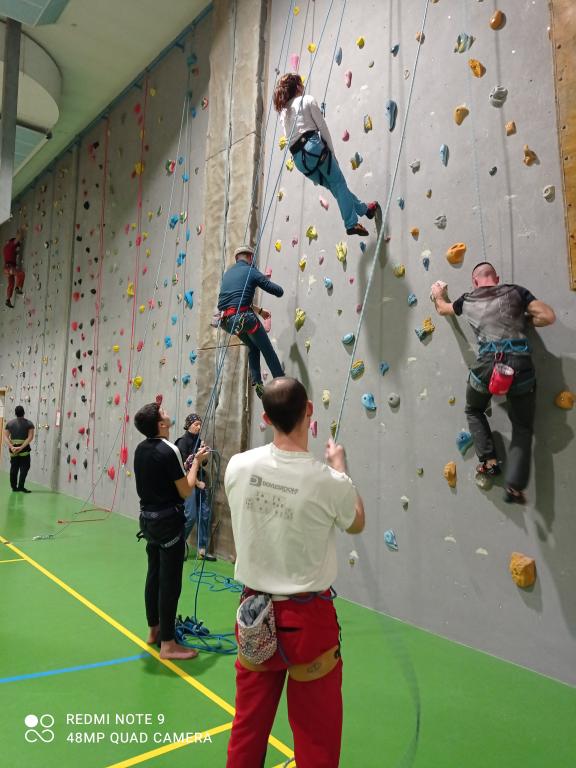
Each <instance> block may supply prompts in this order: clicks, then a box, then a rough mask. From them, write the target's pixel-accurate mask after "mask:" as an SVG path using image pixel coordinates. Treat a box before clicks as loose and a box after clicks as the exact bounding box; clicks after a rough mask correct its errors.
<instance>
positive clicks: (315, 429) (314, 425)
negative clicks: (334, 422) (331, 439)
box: [310, 420, 318, 437]
mask: <svg viewBox="0 0 576 768" xmlns="http://www.w3.org/2000/svg"><path fill="white" fill-rule="evenodd" d="M310 432H311V433H312V437H318V422H317V421H316V420H314V421H311V422H310Z"/></svg>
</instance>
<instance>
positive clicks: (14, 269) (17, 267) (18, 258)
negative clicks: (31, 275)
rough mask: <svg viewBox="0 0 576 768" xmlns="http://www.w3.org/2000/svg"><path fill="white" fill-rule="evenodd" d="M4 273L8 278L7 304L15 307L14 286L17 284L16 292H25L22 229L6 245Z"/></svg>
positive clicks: (12, 307)
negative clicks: (13, 301)
mask: <svg viewBox="0 0 576 768" xmlns="http://www.w3.org/2000/svg"><path fill="white" fill-rule="evenodd" d="M4 274H5V275H6V277H7V278H8V285H7V287H6V306H7V307H10V309H14V304H12V294H13V293H14V286H16V293H19V294H22V293H24V291H23V288H24V280H25V278H26V273H25V272H24V269H23V264H22V233H21V232H20V230H18V231H17V232H16V234H15V235H14V237H11V238H10V240H8V242H7V243H6V245H5V246H4Z"/></svg>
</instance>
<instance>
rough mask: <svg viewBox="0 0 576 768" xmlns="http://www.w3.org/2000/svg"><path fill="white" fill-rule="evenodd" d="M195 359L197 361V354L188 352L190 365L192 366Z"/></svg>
mask: <svg viewBox="0 0 576 768" xmlns="http://www.w3.org/2000/svg"><path fill="white" fill-rule="evenodd" d="M197 359H198V352H195V351H194V350H192V352H190V354H189V355H188V360H190V362H191V363H192V365H194V363H195V362H196V360H197Z"/></svg>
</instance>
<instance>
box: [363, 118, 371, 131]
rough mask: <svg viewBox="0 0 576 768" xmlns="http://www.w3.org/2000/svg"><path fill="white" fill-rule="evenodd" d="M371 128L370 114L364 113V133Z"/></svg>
mask: <svg viewBox="0 0 576 768" xmlns="http://www.w3.org/2000/svg"><path fill="white" fill-rule="evenodd" d="M371 130H372V118H371V117H370V115H364V133H368V131H371Z"/></svg>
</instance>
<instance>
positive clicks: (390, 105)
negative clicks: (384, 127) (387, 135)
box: [386, 99, 398, 131]
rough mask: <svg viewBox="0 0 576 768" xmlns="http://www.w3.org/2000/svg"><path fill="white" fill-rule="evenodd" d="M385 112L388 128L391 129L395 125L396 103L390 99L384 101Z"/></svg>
mask: <svg viewBox="0 0 576 768" xmlns="http://www.w3.org/2000/svg"><path fill="white" fill-rule="evenodd" d="M386 112H388V130H389V131H393V130H394V128H395V126H396V117H397V115H398V105H397V104H396V102H395V101H392V99H389V100H388V101H387V102H386Z"/></svg>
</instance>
